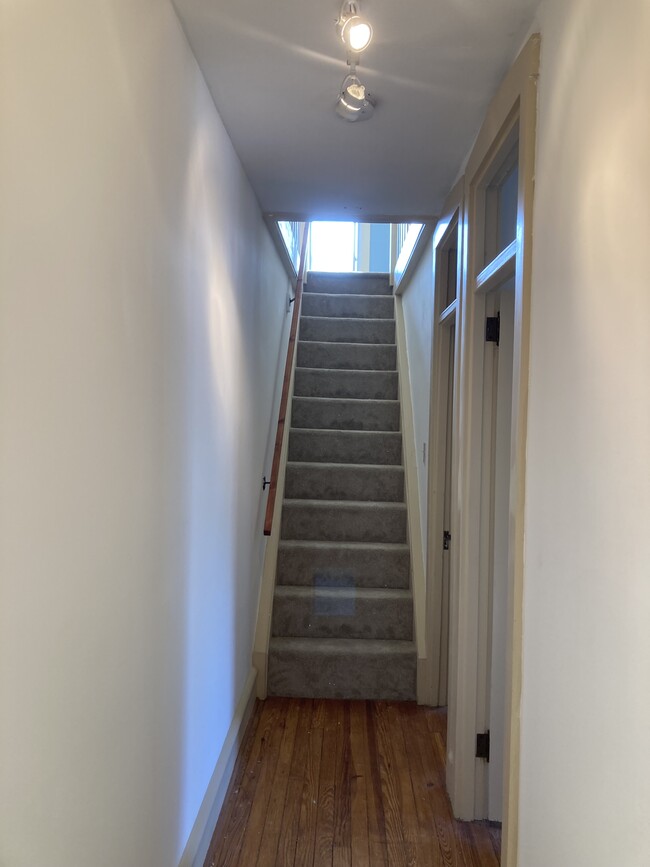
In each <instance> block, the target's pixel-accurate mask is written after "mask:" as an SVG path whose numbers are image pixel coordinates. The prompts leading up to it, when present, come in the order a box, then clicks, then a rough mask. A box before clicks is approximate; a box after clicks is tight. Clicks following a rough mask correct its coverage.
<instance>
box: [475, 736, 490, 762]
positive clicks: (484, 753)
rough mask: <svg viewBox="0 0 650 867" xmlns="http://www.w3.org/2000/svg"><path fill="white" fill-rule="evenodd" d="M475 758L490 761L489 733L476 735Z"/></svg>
mask: <svg viewBox="0 0 650 867" xmlns="http://www.w3.org/2000/svg"><path fill="white" fill-rule="evenodd" d="M476 758H477V759H485V761H486V762H489V761H490V731H489V729H488V731H486V732H483V733H480V732H479V734H477V735H476Z"/></svg>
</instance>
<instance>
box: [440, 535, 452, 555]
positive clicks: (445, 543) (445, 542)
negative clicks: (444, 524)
mask: <svg viewBox="0 0 650 867" xmlns="http://www.w3.org/2000/svg"><path fill="white" fill-rule="evenodd" d="M450 542H451V533H450V532H449V530H443V531H442V550H443V551H448V550H449V544H450Z"/></svg>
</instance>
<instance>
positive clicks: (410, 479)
mask: <svg viewBox="0 0 650 867" xmlns="http://www.w3.org/2000/svg"><path fill="white" fill-rule="evenodd" d="M394 297H395V342H396V344H397V371H398V388H399V401H400V421H401V431H402V461H403V464H404V499H405V501H406V511H407V537H408V544H409V547H410V549H411V591H412V594H413V628H414V633H415V635H414V637H415V646H416V650H417V681H416V694H417V702H418V704H425V705H432V706H433V705H435V703H436V702H435V696H433V695H432V694H431V690H430V687H429V684H430V682H431V678H430V677H429V676H428V666H429V664H430V662H429V660H428V659H427V652H426V572H425V568H424V549H423V536H422V516H421V514H420V497H419V492H418V474H417V459H418V451H417V443H416V441H415V428H414V426H413V402H412V395H411V378H410V376H409V363H408V352H407V349H406V327H405V324H404V311H403V309H402V297H401V295H395V296H394Z"/></svg>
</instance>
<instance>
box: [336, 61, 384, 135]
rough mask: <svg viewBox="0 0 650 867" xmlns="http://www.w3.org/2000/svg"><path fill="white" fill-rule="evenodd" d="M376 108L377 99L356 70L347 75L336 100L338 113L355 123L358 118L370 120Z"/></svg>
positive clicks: (344, 118)
mask: <svg viewBox="0 0 650 867" xmlns="http://www.w3.org/2000/svg"><path fill="white" fill-rule="evenodd" d="M374 110H375V101H374V100H373V98H372V97H371V96H370V94H369V93H368V92H367V91H366V88H365V87H364V85H363V84H361V82H360V81H359V78H358V76H357V74H356V70H355V68H354V67H353V68H352V72H351V73H350V74H349V75H346V76H345V78H344V79H343V84H342V85H341V91H340V93H339V98H338V99H337V101H336V113H337V114H338V116H339V117H342V118H343V120H347V121H349V122H350V123H354V122H356V121H358V120H368V119H369V118H371V117H372V113H373V111H374Z"/></svg>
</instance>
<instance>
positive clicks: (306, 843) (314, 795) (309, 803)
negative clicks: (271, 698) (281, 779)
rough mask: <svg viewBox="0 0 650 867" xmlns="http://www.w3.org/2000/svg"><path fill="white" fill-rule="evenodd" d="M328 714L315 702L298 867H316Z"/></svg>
mask: <svg viewBox="0 0 650 867" xmlns="http://www.w3.org/2000/svg"><path fill="white" fill-rule="evenodd" d="M324 710H325V709H324V702H323V701H322V700H321V699H317V700H315V701H314V703H313V707H312V716H311V722H310V728H309V732H308V744H307V760H306V762H305V769H304V778H303V786H302V792H301V796H300V817H299V820H298V838H297V843H296V857H295V860H294V864H295V865H296V867H313V864H314V848H315V845H316V814H317V808H318V786H319V783H320V768H321V759H322V752H323V724H324ZM242 867H243V865H242Z"/></svg>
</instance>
